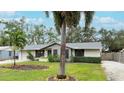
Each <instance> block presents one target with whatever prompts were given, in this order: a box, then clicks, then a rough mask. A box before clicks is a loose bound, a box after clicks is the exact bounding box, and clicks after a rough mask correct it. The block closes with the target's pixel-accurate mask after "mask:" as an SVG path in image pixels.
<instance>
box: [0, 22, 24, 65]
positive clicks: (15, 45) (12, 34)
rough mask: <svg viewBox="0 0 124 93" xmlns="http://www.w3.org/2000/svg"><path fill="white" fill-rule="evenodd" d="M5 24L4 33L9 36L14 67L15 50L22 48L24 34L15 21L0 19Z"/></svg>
mask: <svg viewBox="0 0 124 93" xmlns="http://www.w3.org/2000/svg"><path fill="white" fill-rule="evenodd" d="M0 22H1V23H3V24H5V33H6V35H7V36H8V38H9V42H10V44H11V46H12V49H13V52H14V57H13V58H14V67H15V65H16V62H15V51H16V50H20V49H22V48H23V47H24V46H25V45H26V35H25V33H24V32H23V31H22V28H21V25H20V23H19V22H17V21H9V22H8V21H3V20H2V21H0Z"/></svg>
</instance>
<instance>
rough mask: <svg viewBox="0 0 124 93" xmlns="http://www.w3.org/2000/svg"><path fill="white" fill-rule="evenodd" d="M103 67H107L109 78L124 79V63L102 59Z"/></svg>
mask: <svg viewBox="0 0 124 93" xmlns="http://www.w3.org/2000/svg"><path fill="white" fill-rule="evenodd" d="M102 67H103V68H104V69H105V72H106V75H107V78H108V80H112V81H123V80H124V64H122V63H119V62H114V61H102Z"/></svg>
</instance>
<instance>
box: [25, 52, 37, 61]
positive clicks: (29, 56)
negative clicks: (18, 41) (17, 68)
mask: <svg viewBox="0 0 124 93" xmlns="http://www.w3.org/2000/svg"><path fill="white" fill-rule="evenodd" d="M27 53H28V56H27V58H28V59H29V60H31V61H35V58H34V56H33V55H32V54H31V52H30V51H28V52H27Z"/></svg>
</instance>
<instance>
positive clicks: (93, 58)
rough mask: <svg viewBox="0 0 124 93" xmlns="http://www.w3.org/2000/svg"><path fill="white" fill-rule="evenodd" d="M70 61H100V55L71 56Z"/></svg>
mask: <svg viewBox="0 0 124 93" xmlns="http://www.w3.org/2000/svg"><path fill="white" fill-rule="evenodd" d="M72 62H84V63H101V57H72Z"/></svg>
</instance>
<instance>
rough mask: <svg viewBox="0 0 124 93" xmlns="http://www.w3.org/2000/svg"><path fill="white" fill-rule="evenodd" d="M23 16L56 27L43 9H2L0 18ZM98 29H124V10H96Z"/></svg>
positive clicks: (31, 20)
mask: <svg viewBox="0 0 124 93" xmlns="http://www.w3.org/2000/svg"><path fill="white" fill-rule="evenodd" d="M22 16H24V17H25V18H26V22H27V23H32V24H44V25H45V26H46V27H54V19H53V15H52V13H50V17H49V18H48V17H46V15H45V12H43V11H6V12H4V11H1V12H0V19H5V20H13V19H15V20H19V19H20V18H21V17H22ZM79 25H80V26H84V16H83V14H82V15H81V20H80V24H79ZM91 26H92V27H95V28H96V29H101V28H106V29H117V30H120V29H124V12H122V11H95V15H94V18H93V21H92V24H91Z"/></svg>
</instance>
